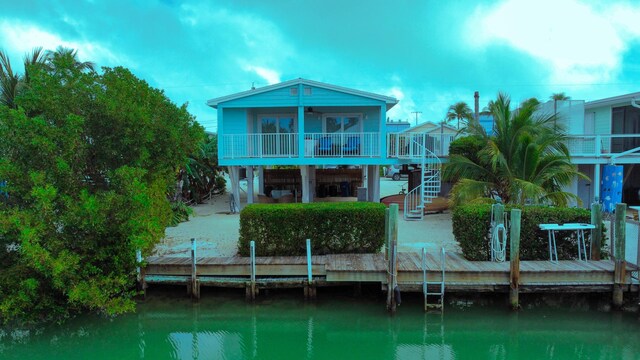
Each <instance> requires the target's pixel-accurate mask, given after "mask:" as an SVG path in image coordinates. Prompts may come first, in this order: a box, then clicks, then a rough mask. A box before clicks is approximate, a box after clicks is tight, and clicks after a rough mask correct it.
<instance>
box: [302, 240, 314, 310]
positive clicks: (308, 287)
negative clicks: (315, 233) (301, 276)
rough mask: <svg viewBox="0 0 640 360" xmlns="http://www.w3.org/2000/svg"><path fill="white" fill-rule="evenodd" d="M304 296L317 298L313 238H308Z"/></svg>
mask: <svg viewBox="0 0 640 360" xmlns="http://www.w3.org/2000/svg"><path fill="white" fill-rule="evenodd" d="M304 298H305V299H307V300H309V299H315V298H316V287H315V284H314V283H313V265H312V262H311V239H307V282H306V283H305V284H304Z"/></svg>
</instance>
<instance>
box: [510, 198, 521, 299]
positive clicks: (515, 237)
mask: <svg viewBox="0 0 640 360" xmlns="http://www.w3.org/2000/svg"><path fill="white" fill-rule="evenodd" d="M520 216H521V210H520V209H512V210H511V234H510V241H511V247H510V251H509V266H510V277H509V278H510V291H509V302H510V303H511V308H512V309H513V310H517V309H518V308H519V307H520V302H519V298H518V297H519V294H518V292H519V290H520V289H519V287H520Z"/></svg>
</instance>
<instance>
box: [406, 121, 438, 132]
mask: <svg viewBox="0 0 640 360" xmlns="http://www.w3.org/2000/svg"><path fill="white" fill-rule="evenodd" d="M436 127H438V124H434V123H432V122H430V121H427V122H423V123H422V124H418V125H416V126H413V127H410V128H408V129H406V130H404V132H418V133H419V132H427V131H429V130H431V129H434V128H436Z"/></svg>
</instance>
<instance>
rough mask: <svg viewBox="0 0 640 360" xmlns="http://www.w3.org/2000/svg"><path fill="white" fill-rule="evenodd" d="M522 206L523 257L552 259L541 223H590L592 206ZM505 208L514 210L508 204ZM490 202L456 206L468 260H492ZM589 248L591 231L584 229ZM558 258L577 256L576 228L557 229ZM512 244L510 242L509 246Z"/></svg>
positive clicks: (458, 234)
mask: <svg viewBox="0 0 640 360" xmlns="http://www.w3.org/2000/svg"><path fill="white" fill-rule="evenodd" d="M521 209H522V219H521V225H520V234H521V235H520V236H521V237H520V259H522V260H549V248H548V235H547V232H546V231H542V230H540V229H539V227H538V225H540V224H565V223H587V224H588V223H590V221H591V214H590V212H589V210H586V209H577V208H562V207H544V206H526V207H524V208H521ZM505 211H506V212H508V211H511V207H509V206H507V208H506V209H505ZM490 222H491V205H487V204H478V205H461V206H457V207H455V208H454V209H453V234H454V236H455V237H456V240H457V241H458V243H460V248H461V249H462V253H463V254H464V256H465V257H466V258H467V259H469V260H490V258H491V254H490V247H489V229H490ZM585 237H586V238H587V249H588V246H589V245H588V244H589V232H588V231H587V232H585ZM556 244H557V248H558V258H559V259H565V260H568V259H574V258H577V257H578V245H577V238H576V234H575V232H573V231H571V232H569V231H563V232H556ZM508 248H509V247H508V246H507V249H508Z"/></svg>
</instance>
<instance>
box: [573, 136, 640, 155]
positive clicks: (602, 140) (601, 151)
mask: <svg viewBox="0 0 640 360" xmlns="http://www.w3.org/2000/svg"><path fill="white" fill-rule="evenodd" d="M567 147H568V148H569V153H570V154H571V156H604V157H606V156H610V155H616V154H621V153H624V152H627V151H629V150H633V149H636V148H639V147H640V134H618V135H568V140H567Z"/></svg>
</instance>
